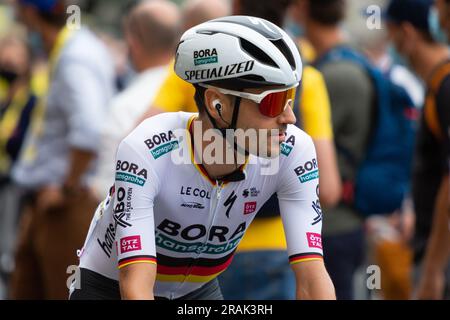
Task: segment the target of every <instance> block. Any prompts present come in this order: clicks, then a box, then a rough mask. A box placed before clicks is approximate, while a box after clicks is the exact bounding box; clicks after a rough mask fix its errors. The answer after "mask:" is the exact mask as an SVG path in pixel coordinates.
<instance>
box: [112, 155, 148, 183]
mask: <svg viewBox="0 0 450 320" xmlns="http://www.w3.org/2000/svg"><path fill="white" fill-rule="evenodd" d="M116 181H123V182H128V183H133V184H137V185H138V186H141V187H142V186H143V185H144V184H145V181H147V170H146V169H139V166H138V165H137V164H134V163H132V162H128V161H120V160H118V161H117V165H116Z"/></svg>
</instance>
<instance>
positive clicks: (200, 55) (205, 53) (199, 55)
mask: <svg viewBox="0 0 450 320" xmlns="http://www.w3.org/2000/svg"><path fill="white" fill-rule="evenodd" d="M218 61H219V60H218V55H217V50H216V48H212V49H205V50H198V51H197V50H196V51H194V64H195V65H196V66H198V65H202V64H209V63H217V62H218Z"/></svg>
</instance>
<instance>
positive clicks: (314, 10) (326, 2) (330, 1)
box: [308, 0, 347, 26]
mask: <svg viewBox="0 0 450 320" xmlns="http://www.w3.org/2000/svg"><path fill="white" fill-rule="evenodd" d="M308 3H309V15H310V18H311V19H313V20H314V21H316V22H319V23H321V24H324V25H328V26H335V25H337V24H339V23H340V22H341V21H342V20H343V19H344V18H345V11H346V9H347V2H346V0H309V1H308Z"/></svg>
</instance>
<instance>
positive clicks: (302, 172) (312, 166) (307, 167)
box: [294, 159, 319, 183]
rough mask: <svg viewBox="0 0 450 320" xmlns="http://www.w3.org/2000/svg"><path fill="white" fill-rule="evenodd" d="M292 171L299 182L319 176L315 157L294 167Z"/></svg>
mask: <svg viewBox="0 0 450 320" xmlns="http://www.w3.org/2000/svg"><path fill="white" fill-rule="evenodd" d="M294 171H295V174H296V175H297V177H298V179H299V180H300V182H301V183H305V182H308V181H311V180H315V179H318V178H319V169H318V166H317V160H316V159H312V160H311V161H308V162H306V163H305V164H304V165H302V166H299V167H297V168H295V169H294Z"/></svg>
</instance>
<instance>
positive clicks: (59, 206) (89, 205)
mask: <svg viewBox="0 0 450 320" xmlns="http://www.w3.org/2000/svg"><path fill="white" fill-rule="evenodd" d="M67 4H68V3H66V2H65V1H62V0H18V1H17V8H16V9H17V12H16V14H17V16H18V18H19V20H20V21H21V22H23V23H24V24H25V25H26V27H27V28H28V29H29V31H30V32H32V33H33V34H34V35H35V39H40V42H41V44H42V46H43V48H44V50H45V52H46V53H47V54H48V56H49V68H50V80H49V81H50V84H49V91H48V95H47V97H46V103H45V115H44V120H43V123H42V127H41V128H40V130H37V131H36V134H37V136H36V137H34V138H33V139H30V141H31V142H30V143H33V144H35V150H36V154H35V156H34V158H31V159H30V158H24V159H23V161H22V159H20V160H19V162H18V163H17V165H16V166H15V167H14V168H13V178H14V180H15V181H16V182H17V183H18V184H19V185H20V186H21V187H23V188H24V189H25V190H26V193H27V195H26V197H25V199H24V203H23V206H24V209H23V217H22V220H21V226H20V233H19V236H18V246H17V253H16V267H15V270H14V272H13V274H12V278H11V292H10V297H11V298H12V299H66V298H67V284H66V281H67V277H68V274H67V270H69V269H68V268H69V267H70V266H71V265H76V264H77V255H76V251H77V249H78V248H80V247H81V246H82V244H83V239H84V236H85V230H86V229H87V227H88V226H89V221H90V218H91V212H92V210H94V208H95V206H96V204H97V202H96V199H95V198H94V197H93V196H92V194H91V192H90V191H89V190H88V188H87V184H86V182H87V178H88V176H89V175H90V174H91V173H92V171H93V170H94V169H95V159H96V156H97V150H98V147H99V138H100V131H99V128H100V126H99V122H101V121H103V118H104V117H105V114H106V107H107V105H108V103H109V101H110V99H111V97H112V96H113V94H114V71H113V65H112V61H111V58H110V56H109V54H108V52H107V51H106V49H105V47H104V46H103V44H102V43H101V42H100V41H99V40H98V38H97V37H96V36H95V35H94V34H93V33H92V32H91V31H89V30H88V29H87V28H79V29H70V28H69V27H68V26H67V25H66V19H67V16H66V10H67V8H66V5H67ZM87 48H89V49H88V50H87ZM26 147H28V145H27V146H26Z"/></svg>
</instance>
